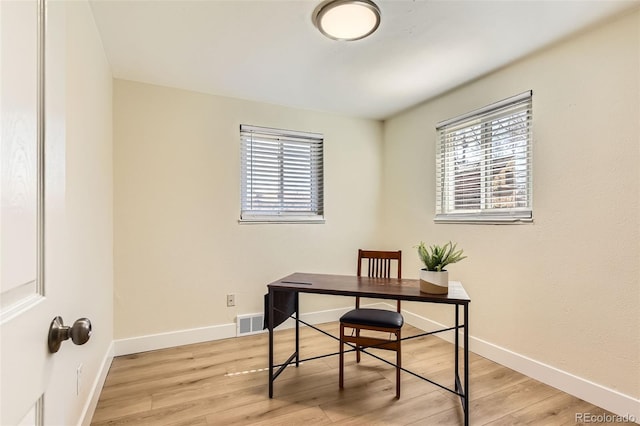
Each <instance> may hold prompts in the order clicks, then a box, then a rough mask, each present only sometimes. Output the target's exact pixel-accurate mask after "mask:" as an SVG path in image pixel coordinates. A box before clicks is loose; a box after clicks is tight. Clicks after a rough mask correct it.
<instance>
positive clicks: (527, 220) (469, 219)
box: [433, 216, 533, 225]
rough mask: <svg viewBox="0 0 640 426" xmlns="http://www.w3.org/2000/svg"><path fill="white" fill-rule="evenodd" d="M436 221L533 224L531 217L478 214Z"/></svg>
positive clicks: (475, 223) (436, 221)
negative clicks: (481, 215) (479, 215)
mask: <svg viewBox="0 0 640 426" xmlns="http://www.w3.org/2000/svg"><path fill="white" fill-rule="evenodd" d="M433 222H434V223H459V224H474V225H526V224H532V223H533V218H531V217H495V216H494V217H489V216H487V217H478V216H460V217H455V216H454V217H452V216H446V217H437V216H436V217H435V218H434V219H433Z"/></svg>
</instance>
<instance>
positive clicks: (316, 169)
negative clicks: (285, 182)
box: [238, 124, 325, 224]
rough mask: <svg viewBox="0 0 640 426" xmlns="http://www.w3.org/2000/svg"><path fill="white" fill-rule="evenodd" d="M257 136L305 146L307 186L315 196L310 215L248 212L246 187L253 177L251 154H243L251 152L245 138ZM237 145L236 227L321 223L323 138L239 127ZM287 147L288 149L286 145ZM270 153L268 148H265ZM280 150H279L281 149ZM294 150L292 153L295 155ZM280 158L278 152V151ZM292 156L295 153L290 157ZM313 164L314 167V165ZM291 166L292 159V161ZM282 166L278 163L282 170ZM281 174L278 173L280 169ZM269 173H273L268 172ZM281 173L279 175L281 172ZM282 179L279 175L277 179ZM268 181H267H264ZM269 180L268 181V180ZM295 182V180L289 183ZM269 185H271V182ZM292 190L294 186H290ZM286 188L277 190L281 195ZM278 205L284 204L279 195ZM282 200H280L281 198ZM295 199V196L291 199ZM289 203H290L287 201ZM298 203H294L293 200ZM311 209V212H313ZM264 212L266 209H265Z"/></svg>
mask: <svg viewBox="0 0 640 426" xmlns="http://www.w3.org/2000/svg"><path fill="white" fill-rule="evenodd" d="M253 134H256V135H259V136H260V137H262V138H266V139H269V140H272V141H282V142H283V143H284V142H285V141H287V142H292V141H293V140H295V142H294V144H297V143H300V142H302V143H303V144H304V143H308V144H309V146H310V149H311V152H312V155H313V156H315V158H313V157H312V159H311V160H310V161H311V163H310V164H309V166H310V167H311V169H312V171H311V172H310V173H311V174H312V177H311V182H310V185H312V186H314V185H315V187H316V191H317V192H313V193H312V194H311V197H312V199H313V200H314V201H312V204H316V205H315V206H314V207H313V208H312V210H311V211H295V209H294V210H292V211H290V210H273V211H265V210H264V209H259V208H255V209H254V210H252V209H251V207H252V205H251V196H250V193H249V191H248V189H247V186H248V185H251V184H250V183H248V182H250V181H251V179H252V178H251V176H252V173H253V170H255V169H253V168H252V166H251V165H249V164H248V162H249V161H250V160H248V159H249V158H252V157H251V154H250V153H249V152H248V151H247V150H251V149H252V148H251V143H250V142H249V141H248V140H247V139H246V138H247V135H253ZM240 143H241V151H242V152H241V189H240V192H241V202H240V203H241V206H240V207H241V208H240V219H239V221H238V222H239V223H241V224H264V223H288V224H303V223H315V224H319V223H325V220H324V182H323V169H324V164H323V163H324V159H323V144H324V137H323V135H322V134H319V133H310V132H300V131H293V130H282V129H274V128H268V127H259V126H250V125H245V124H242V125H240ZM289 146H291V145H289ZM267 149H271V148H267ZM281 149H282V148H281ZM295 149H296V148H294V152H295ZM280 154H282V151H280ZM293 155H294V156H295V155H296V154H295V153H294V154H293ZM314 161H315V163H314ZM294 162H295V159H294ZM282 164H283V163H282V162H281V163H280V165H281V167H282ZM281 170H282V169H281ZM270 172H271V173H273V170H271V171H270ZM296 172H297V170H294V171H293V175H295V174H297V173H296ZM281 173H282V172H281ZM280 176H281V178H282V176H283V175H282V174H281V175H280ZM268 179H269V178H268ZM271 179H272V178H271ZM293 180H295V178H294V179H293ZM271 185H273V182H271ZM293 186H294V187H295V186H296V183H295V182H294V184H293ZM284 188H286V187H280V188H279V190H280V191H283V190H284ZM279 194H280V197H279V198H280V199H281V201H283V202H284V200H286V198H284V197H283V193H282V192H279ZM281 197H282V198H281ZM293 199H295V196H294V197H293ZM289 201H292V199H289ZM295 201H298V200H294V202H295ZM314 209H315V212H316V213H314V212H313V211H314ZM267 210H268V209H267Z"/></svg>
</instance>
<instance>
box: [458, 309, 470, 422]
mask: <svg viewBox="0 0 640 426" xmlns="http://www.w3.org/2000/svg"><path fill="white" fill-rule="evenodd" d="M456 311H457V309H456ZM470 401H471V400H470V399H469V304H468V303H465V305H464V424H465V426H469V402H470Z"/></svg>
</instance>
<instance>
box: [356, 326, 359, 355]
mask: <svg viewBox="0 0 640 426" xmlns="http://www.w3.org/2000/svg"><path fill="white" fill-rule="evenodd" d="M356 337H360V329H359V328H356ZM356 362H360V345H358V344H357V343H356Z"/></svg>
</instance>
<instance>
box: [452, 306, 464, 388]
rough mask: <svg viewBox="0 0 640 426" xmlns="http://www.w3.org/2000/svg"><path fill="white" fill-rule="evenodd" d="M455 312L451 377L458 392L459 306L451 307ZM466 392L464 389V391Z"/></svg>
mask: <svg viewBox="0 0 640 426" xmlns="http://www.w3.org/2000/svg"><path fill="white" fill-rule="evenodd" d="M453 306H454V308H455V310H456V329H455V330H454V333H455V336H454V340H455V344H454V346H453V350H454V351H455V356H454V359H455V366H454V370H453V371H454V375H453V382H454V383H455V390H456V391H460V389H458V380H460V379H459V377H460V376H459V374H460V370H459V365H458V353H459V352H460V342H459V341H458V340H459V338H458V335H459V334H460V333H459V329H458V327H459V326H460V309H459V308H460V306H459V305H453ZM465 390H466V389H465Z"/></svg>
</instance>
